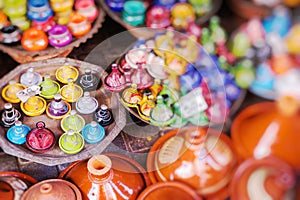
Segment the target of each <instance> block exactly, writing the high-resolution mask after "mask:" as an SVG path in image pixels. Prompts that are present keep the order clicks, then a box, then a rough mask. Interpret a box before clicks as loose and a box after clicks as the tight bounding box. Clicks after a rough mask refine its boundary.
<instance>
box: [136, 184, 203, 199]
mask: <svg viewBox="0 0 300 200" xmlns="http://www.w3.org/2000/svg"><path fill="white" fill-rule="evenodd" d="M158 198H159V199H160V200H170V199H178V200H201V199H202V198H201V197H200V196H199V195H198V194H197V192H196V191H195V190H194V189H192V188H191V187H189V186H188V185H186V184H183V183H180V182H176V181H172V182H171V181H170V182H163V183H156V184H153V185H151V186H149V187H147V188H146V189H145V190H144V191H143V192H142V193H141V194H140V195H139V197H138V198H137V200H156V199H158Z"/></svg>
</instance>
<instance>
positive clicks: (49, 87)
mask: <svg viewBox="0 0 300 200" xmlns="http://www.w3.org/2000/svg"><path fill="white" fill-rule="evenodd" d="M40 86H41V93H40V94H39V95H40V96H41V97H44V98H45V99H53V97H54V95H55V94H57V93H59V90H60V85H59V83H58V82H56V81H53V80H52V79H51V77H50V75H49V74H46V75H45V76H44V81H43V82H41V84H40Z"/></svg>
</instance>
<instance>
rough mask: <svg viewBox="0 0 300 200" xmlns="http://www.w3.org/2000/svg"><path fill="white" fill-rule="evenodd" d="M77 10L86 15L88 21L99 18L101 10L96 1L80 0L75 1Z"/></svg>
mask: <svg viewBox="0 0 300 200" xmlns="http://www.w3.org/2000/svg"><path fill="white" fill-rule="evenodd" d="M75 9H76V11H77V12H78V13H79V14H81V15H83V16H85V17H86V18H87V20H88V21H90V22H93V21H95V19H96V18H97V16H98V14H99V12H98V9H97V7H96V5H95V2H94V1H85V0H80V1H76V2H75Z"/></svg>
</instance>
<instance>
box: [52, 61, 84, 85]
mask: <svg viewBox="0 0 300 200" xmlns="http://www.w3.org/2000/svg"><path fill="white" fill-rule="evenodd" d="M78 74H79V72H78V69H76V68H75V67H73V66H71V65H69V64H68V63H66V64H65V65H63V66H61V67H59V68H58V69H57V70H56V71H55V77H56V79H57V80H58V81H59V82H61V83H64V84H67V83H68V80H69V78H72V79H73V80H74V81H76V80H77V78H78Z"/></svg>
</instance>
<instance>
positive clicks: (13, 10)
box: [3, 0, 27, 17]
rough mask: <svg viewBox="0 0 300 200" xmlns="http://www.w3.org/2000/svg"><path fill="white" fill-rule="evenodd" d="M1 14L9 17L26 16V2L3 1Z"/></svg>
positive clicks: (23, 0)
mask: <svg viewBox="0 0 300 200" xmlns="http://www.w3.org/2000/svg"><path fill="white" fill-rule="evenodd" d="M4 3H5V7H4V8H3V12H4V13H5V14H6V15H7V16H9V17H22V16H25V15H26V11H27V7H26V1H25V0H21V1H17V0H15V1H5V2H4Z"/></svg>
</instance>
